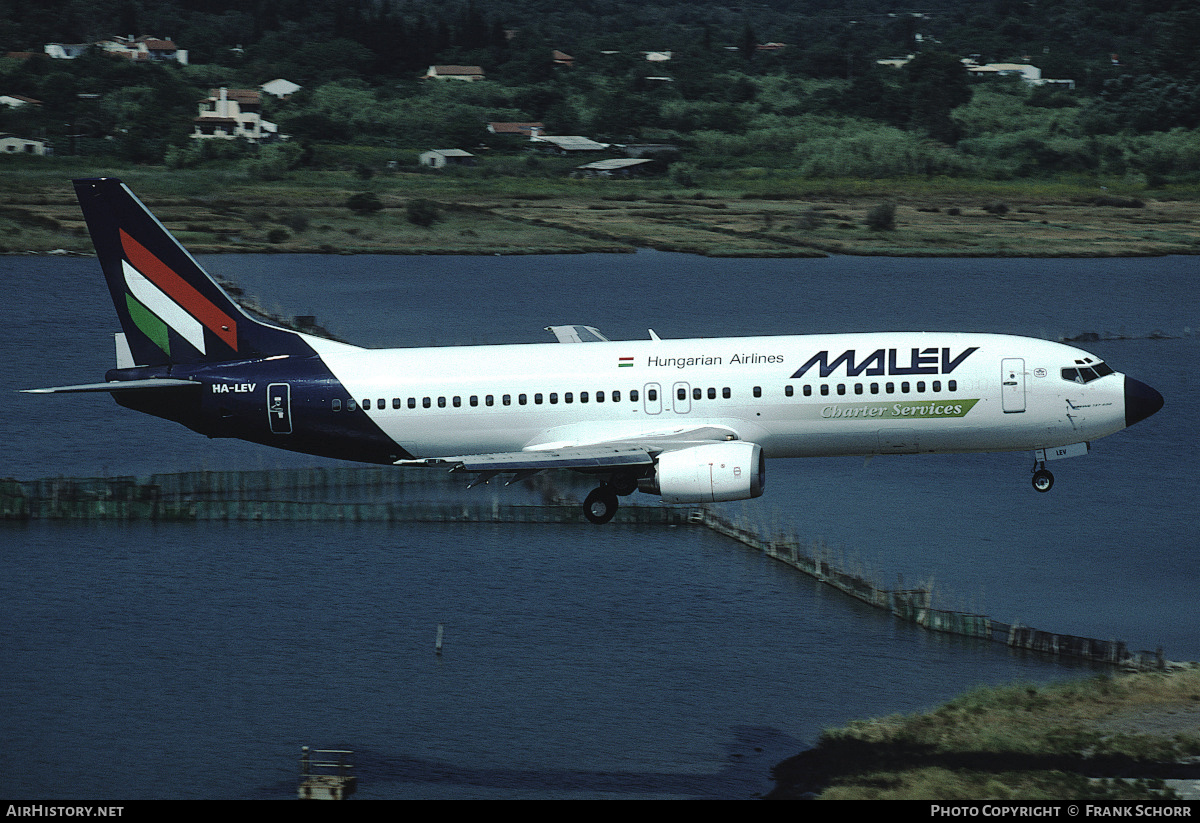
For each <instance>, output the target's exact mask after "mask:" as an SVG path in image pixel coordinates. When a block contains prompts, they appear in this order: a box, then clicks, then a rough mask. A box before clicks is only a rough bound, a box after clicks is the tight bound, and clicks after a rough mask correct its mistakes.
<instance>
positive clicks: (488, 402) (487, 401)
mask: <svg viewBox="0 0 1200 823" xmlns="http://www.w3.org/2000/svg"><path fill="white" fill-rule="evenodd" d="M483 405H485V406H494V405H496V398H495V397H493V396H492V395H490V394H489V395H486V396H485V397H484V398H483Z"/></svg>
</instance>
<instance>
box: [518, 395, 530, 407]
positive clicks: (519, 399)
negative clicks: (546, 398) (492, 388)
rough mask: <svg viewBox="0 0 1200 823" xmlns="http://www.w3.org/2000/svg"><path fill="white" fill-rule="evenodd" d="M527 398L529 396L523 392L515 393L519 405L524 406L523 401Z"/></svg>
mask: <svg viewBox="0 0 1200 823" xmlns="http://www.w3.org/2000/svg"><path fill="white" fill-rule="evenodd" d="M528 399H529V398H528V397H526V396H525V395H523V394H518V395H517V405H519V406H524V405H525V401H527V400H528Z"/></svg>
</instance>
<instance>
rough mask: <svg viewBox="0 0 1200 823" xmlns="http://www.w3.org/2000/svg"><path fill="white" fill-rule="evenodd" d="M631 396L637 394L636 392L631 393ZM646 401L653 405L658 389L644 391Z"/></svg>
mask: <svg viewBox="0 0 1200 823" xmlns="http://www.w3.org/2000/svg"><path fill="white" fill-rule="evenodd" d="M633 394H637V392H633ZM633 399H634V400H636V399H637V398H636V397H635V398H633ZM646 399H647V400H649V401H650V402H651V403H653V402H654V401H655V400H657V399H658V389H646Z"/></svg>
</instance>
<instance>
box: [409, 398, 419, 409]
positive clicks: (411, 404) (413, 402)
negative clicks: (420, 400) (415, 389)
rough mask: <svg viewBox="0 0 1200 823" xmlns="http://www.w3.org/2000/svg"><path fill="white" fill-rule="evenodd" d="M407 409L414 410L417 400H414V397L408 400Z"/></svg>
mask: <svg viewBox="0 0 1200 823" xmlns="http://www.w3.org/2000/svg"><path fill="white" fill-rule="evenodd" d="M408 407H409V408H410V409H415V408H416V407H417V398H415V397H410V398H408Z"/></svg>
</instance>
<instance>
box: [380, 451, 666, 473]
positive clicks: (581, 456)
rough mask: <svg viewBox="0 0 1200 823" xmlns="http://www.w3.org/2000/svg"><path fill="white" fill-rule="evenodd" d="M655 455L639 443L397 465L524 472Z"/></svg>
mask: <svg viewBox="0 0 1200 823" xmlns="http://www.w3.org/2000/svg"><path fill="white" fill-rule="evenodd" d="M653 462H654V455H653V454H652V453H651V451H650V450H649V449H647V448H643V447H637V446H591V447H582V448H571V449H548V450H544V451H519V452H495V453H493V454H468V455H462V456H459V457H426V458H424V459H418V460H397V461H396V465H397V466H450V467H452V468H453V469H454V470H455V471H469V472H493V473H499V472H524V471H530V470H532V471H541V470H543V469H590V468H605V467H608V466H649V465H650V464H651V463H653Z"/></svg>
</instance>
